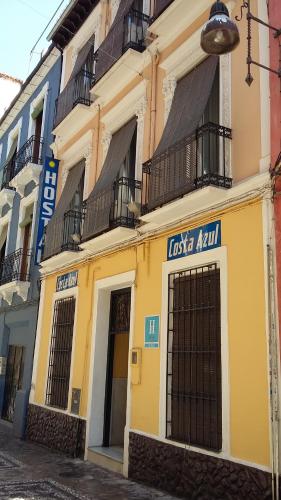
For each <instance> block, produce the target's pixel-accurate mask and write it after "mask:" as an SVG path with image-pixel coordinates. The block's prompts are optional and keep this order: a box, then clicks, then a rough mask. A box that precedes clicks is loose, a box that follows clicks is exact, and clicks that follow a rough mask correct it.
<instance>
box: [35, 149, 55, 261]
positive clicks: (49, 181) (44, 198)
mask: <svg viewBox="0 0 281 500" xmlns="http://www.w3.org/2000/svg"><path fill="white" fill-rule="evenodd" d="M58 168H59V160H54V159H53V158H50V157H46V158H45V162H44V168H43V183H42V194H41V200H40V210H39V221H38V233H37V243H36V253H35V262H36V264H40V261H41V257H42V252H43V247H44V228H45V226H46V225H47V224H48V222H49V220H50V219H51V217H52V215H53V213H54V210H55V203H56V192H57V181H58Z"/></svg>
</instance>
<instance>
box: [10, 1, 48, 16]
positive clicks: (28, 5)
mask: <svg viewBox="0 0 281 500" xmlns="http://www.w3.org/2000/svg"><path fill="white" fill-rule="evenodd" d="M17 2H19V3H21V4H22V5H25V6H26V7H28V8H29V9H30V10H33V12H35V14H38V15H39V16H41V17H44V19H49V18H48V17H47V16H46V15H45V14H42V12H39V10H37V9H35V8H34V7H33V6H32V5H30V4H29V3H27V2H25V0H17Z"/></svg>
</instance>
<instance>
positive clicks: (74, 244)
mask: <svg viewBox="0 0 281 500" xmlns="http://www.w3.org/2000/svg"><path fill="white" fill-rule="evenodd" d="M84 219H85V204H83V206H82V207H81V209H80V210H68V211H67V212H65V214H64V223H63V240H62V246H61V250H62V251H64V250H72V251H78V250H79V243H80V241H81V236H82V231H83V222H84Z"/></svg>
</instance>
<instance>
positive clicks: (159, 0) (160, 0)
mask: <svg viewBox="0 0 281 500" xmlns="http://www.w3.org/2000/svg"><path fill="white" fill-rule="evenodd" d="M172 2H173V0H155V7H154V17H158V16H159V15H160V14H161V13H162V12H163V11H164V10H165V9H166V8H167V7H168V6H169V5H170V3H172Z"/></svg>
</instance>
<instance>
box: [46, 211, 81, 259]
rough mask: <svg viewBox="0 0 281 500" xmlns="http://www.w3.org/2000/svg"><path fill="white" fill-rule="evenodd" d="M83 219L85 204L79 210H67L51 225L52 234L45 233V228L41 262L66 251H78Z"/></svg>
mask: <svg viewBox="0 0 281 500" xmlns="http://www.w3.org/2000/svg"><path fill="white" fill-rule="evenodd" d="M84 219H85V203H83V205H82V207H81V208H80V209H70V210H67V212H65V213H64V215H63V217H62V218H58V219H57V220H56V221H55V223H54V224H53V228H52V234H48V233H47V226H45V228H44V235H43V241H44V248H43V252H42V260H46V259H49V258H50V257H53V256H54V255H57V254H59V253H61V252H64V251H67V250H69V251H73V252H77V251H79V250H80V248H79V243H80V241H81V236H82V231H83V224H84Z"/></svg>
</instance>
